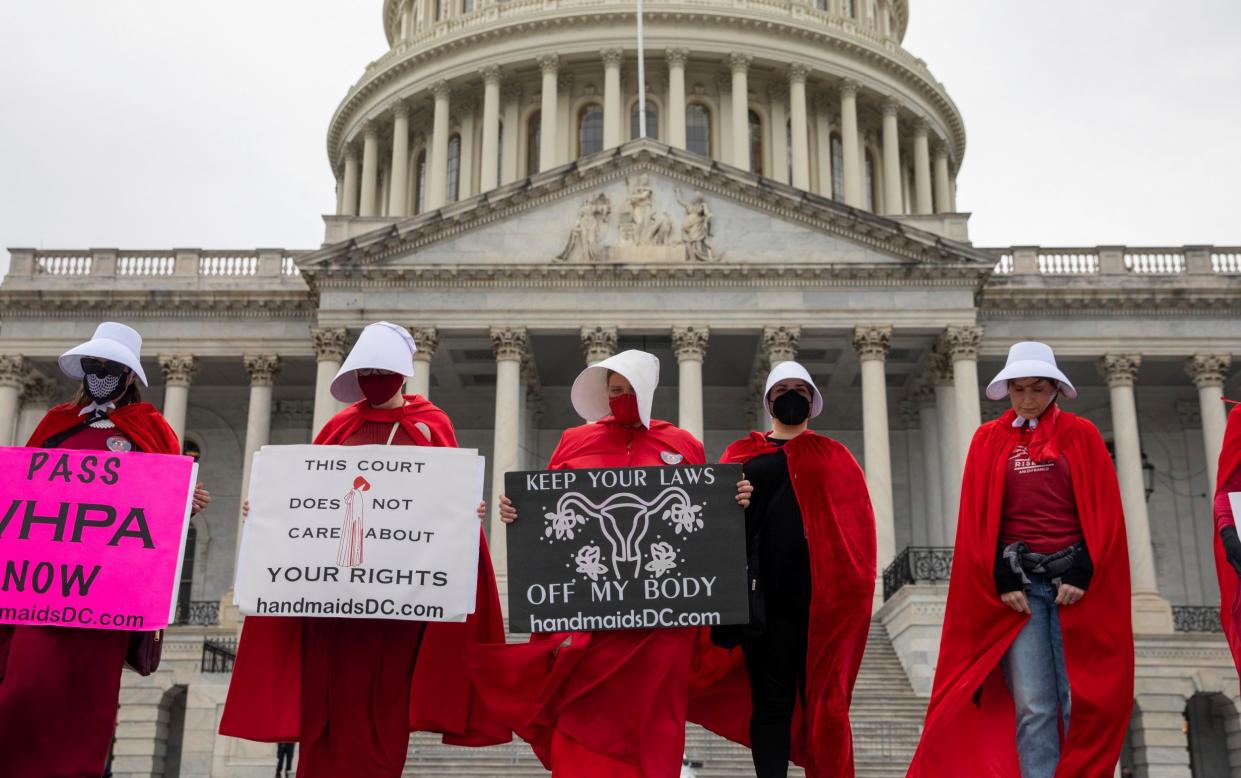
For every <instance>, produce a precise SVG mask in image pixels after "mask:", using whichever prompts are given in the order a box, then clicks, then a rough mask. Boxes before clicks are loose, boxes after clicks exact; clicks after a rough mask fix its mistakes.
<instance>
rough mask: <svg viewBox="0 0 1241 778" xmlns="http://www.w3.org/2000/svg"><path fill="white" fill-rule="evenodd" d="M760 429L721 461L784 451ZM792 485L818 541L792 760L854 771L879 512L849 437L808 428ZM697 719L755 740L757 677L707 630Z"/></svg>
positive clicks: (845, 773) (809, 535)
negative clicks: (857, 697) (852, 719)
mask: <svg viewBox="0 0 1241 778" xmlns="http://www.w3.org/2000/svg"><path fill="white" fill-rule="evenodd" d="M776 450H777V449H776V446H774V445H772V444H771V442H770V441H769V440H767V438H766V437H765V436H764V434H763V433H761V432H751V433H750V435H749V436H748V437H745V438H742V439H741V440H738V441H736V442H735V443H733V444H732V445H730V446H729V447H728V448H727V449H726V450H725V451H724V456H723V457H722V458H721V460H720V461H722V462H736V463H741V464H744V463H745V462H748V461H750V460H751V459H753V458H754V457H756V456H759V455H761V454H769V453H771V452H773V451H776ZM784 452H785V455H786V456H787V457H788V466H789V474H790V476H792V483H793V493H794V495H795V496H796V498H797V506H798V508H800V509H801V515H802V523H803V524H804V525H805V528H806V540H807V542H808V543H809V546H810V580H811V597H810V629H809V632H808V634H807V641H806V643H807V654H806V700H807V702H808V705H807V707H806V708H805V709H803V708H802V705H801V701H800V700H798V702H797V707H796V710H795V711H794V714H793V732H792V738H791V745H792V752H791V755H792V758H793V761H794V762H795V763H796V764H799V765H802V766H803V767H805V768H806V775H807V776H809V778H828V776H830V777H831V778H852V776H853V774H854V772H853V737H852V733H851V731H850V728H849V704H850V702H851V700H852V698H853V684H854V682H855V681H856V680H857V674H858V668H859V667H860V666H861V664H862V654H863V653H864V652H865V650H866V635H867V633H868V632H869V631H870V615H871V608H872V606H873V598H874V593H875V554H876V551H875V515H874V511H873V510H872V508H871V503H870V492H869V491H868V490H867V488H866V480H865V477H864V476H863V475H862V469H861V468H860V467H858V464H857V461H856V460H854V458H853V455H852V454H850V453H849V450H848V449H847V448H845V447H844V446H843V445H841V444H840V443H838V442H837V441H835V440H832V439H831V438H828V437H824V436H822V435H816V434H815V433H813V432H809V431H807V432H804V433H802V434H801V435H798V436H797V437H796V438H794V439H792V440H790V441H789V442H788V443H786V444H784ZM698 649H699V653H698V661H697V665H696V667H695V669H694V677H693V681H692V684H691V687H690V708H689V720H690V721H693V722H695V723H697V724H701V725H702V726H704V727H706V728H707V729H709V730H711V731H712V732H715V733H717V734H719V735H722V736H724V737H726V738H728V739H729V740H734V741H736V742H738V743H741V744H743V745H746V746H748V745H750V732H749V724H750V680H749V676H748V675H747V674H746V668H745V661H744V659H743V657H742V653H741V649H739V648H738V649H733V650H727V649H723V648H720V647H719V646H716V645H714V644H713V643H711V640H710V631H709V630H706V629H704V630H701V631H700V634H699V640H698Z"/></svg>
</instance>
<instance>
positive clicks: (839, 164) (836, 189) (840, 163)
mask: <svg viewBox="0 0 1241 778" xmlns="http://www.w3.org/2000/svg"><path fill="white" fill-rule="evenodd" d="M832 199H833V200H839V201H841V202H843V201H844V199H845V147H844V144H843V143H841V142H840V136H839V135H837V134H836V133H834V132H833V133H832Z"/></svg>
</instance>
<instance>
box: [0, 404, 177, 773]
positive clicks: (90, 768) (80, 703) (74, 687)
mask: <svg viewBox="0 0 1241 778" xmlns="http://www.w3.org/2000/svg"><path fill="white" fill-rule="evenodd" d="M81 407H82V406H81V405H75V404H74V403H63V404H61V405H57V406H56V407H54V408H52V409H51V410H49V411H48V412H47V415H46V416H44V417H43V419H42V420H41V421H40V422H39V426H38V427H36V428H35V431H34V434H32V435H31V436H30V440H29V441H27V442H26V445H27V446H30V447H32V448H40V447H42V446H43V444H44V443H45V442H46V441H47V439H48V438H50V437H52V436H53V435H56V434H58V433H61V432H64V431H66V430H70V429H73V428H74V427H76V426H77V425H79V424H80V423H82V421H83V417H82V416H80V415H79V414H78V411H79V410H81ZM108 418H109V419H111V420H112V421H113V423H115V424H116V426H117V429H118V430H120V432H122V433H123V434H124V435H126V436H127V437H128V438H129V439H130V440H132V441H133V442H134V444H135V445H136V446H137V447H138V448H139V449H141V450H142V451H144V452H147V453H150V454H179V453H181V447H180V444H179V443H178V442H177V436H176V434H175V433H174V432H173V431H172V428H171V427H169V426H168V423H167V422H166V421H164V417H163V416H161V415H160V414H159V411H157V410H156V409H155V406H153V405H151V404H150V403H132V404H130V405H124V406H121V407H120V408H117V409H115V410H114V411H112V412H111V413H109V414H108ZM130 636H131V633H129V632H124V631H121V630H106V629H69V628H64V627H42V626H14V625H8V624H5V625H0V775H6V776H7V775H14V776H17V775H65V776H69V775H72V776H93V775H100V774H101V773H102V772H103V768H104V762H105V761H106V760H107V758H108V744H109V743H111V742H112V733H113V730H114V729H115V727H116V715H117V704H118V699H119V694H120V683H121V670H122V667H123V666H124V662H125V653H126V651H127V649H128V647H129V640H130ZM6 681H7V684H6ZM18 711H20V714H19V715H18V716H14V715H13V714H14V713H17V712H18ZM10 716H12V718H10ZM66 731H72V732H73V733H74V735H73V737H68V738H66V737H64V736H63V735H64V733H65V732H66Z"/></svg>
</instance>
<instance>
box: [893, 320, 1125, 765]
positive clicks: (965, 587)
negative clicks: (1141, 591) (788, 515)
mask: <svg viewBox="0 0 1241 778" xmlns="http://www.w3.org/2000/svg"><path fill="white" fill-rule="evenodd" d="M1006 395H1007V397H1008V399H1009V401H1010V404H1011V406H1012V407H1011V409H1010V410H1009V411H1008V412H1006V413H1005V414H1004V415H1003V416H1001V417H1000V418H999V419H996V420H994V421H990V422H987V423H986V424H984V425H982V427H980V428H979V430H978V432H977V433H975V435H974V440H973V442H972V443H971V444H970V450H969V455H968V457H967V459H966V463H965V473H964V476H963V478H962V486H961V511H960V515H959V518H958V523H957V539H956V548H955V551H954V558H953V568H952V580H951V583H950V586H949V589H948V604H947V613H946V616H945V620H944V632H943V638H942V641H941V646H940V654H939V663H938V666H937V667H936V672H935V689H934V692H933V694H932V696H931V703H930V706H929V708H928V709H927V719H926V725H925V727H924V729H923V734H922V740H921V742H920V744H919V746H918V753H917V755H916V756H915V757H914V761H913V764H912V765H911V766H910V769H909V776H910V777H911V778H931V776H937V777H938V776H944V775H976V776H1004V777H1005V778H1008V777H1009V776H1011V777H1012V778H1016V776H1021V778H1053V777H1054V778H1070V777H1071V778H1096V777H1098V778H1102V777H1103V776H1111V775H1112V774H1113V771H1114V769H1115V766H1116V761H1117V759H1118V757H1119V755H1120V748H1121V743H1122V741H1123V738H1124V733H1125V729H1126V727H1127V725H1128V721H1129V710H1130V707H1131V705H1132V700H1133V629H1132V625H1131V621H1130V618H1131V617H1130V605H1129V563H1128V553H1127V550H1126V540H1125V526H1124V515H1123V512H1122V510H1121V504H1120V490H1119V487H1118V486H1117V482H1116V473H1115V470H1114V468H1113V466H1112V461H1111V458H1110V456H1109V454H1108V451H1107V448H1106V446H1105V445H1104V443H1103V438H1102V436H1101V435H1100V434H1099V431H1098V430H1097V429H1096V428H1095V427H1094V425H1093V424H1091V423H1090V422H1088V421H1086V420H1085V419H1082V418H1080V417H1078V416H1075V415H1073V414H1071V413H1068V412H1067V411H1063V410H1061V409H1060V407H1059V405H1058V403H1057V399H1058V398H1059V397H1060V396H1064V397H1066V398H1068V399H1073V398H1075V397H1076V396H1077V391H1076V390H1075V389H1074V388H1073V385H1072V383H1070V381H1069V379H1068V378H1067V377H1066V376H1065V375H1064V373H1062V372H1061V371H1060V369H1059V368H1058V367H1057V366H1056V361H1055V356H1054V355H1053V354H1052V351H1051V349H1050V348H1048V347H1047V346H1046V345H1044V344H1042V343H1032V342H1026V343H1018V344H1016V345H1014V346H1013V347H1012V349H1010V350H1009V354H1008V363H1007V364H1006V365H1005V367H1004V369H1003V370H1001V371H1000V373H999V374H998V375H997V376H996V377H995V379H993V380H992V382H991V384H990V385H989V386H988V387H987V397H988V398H990V399H992V400H1001V399H1003V398H1004V397H1005V396H1006Z"/></svg>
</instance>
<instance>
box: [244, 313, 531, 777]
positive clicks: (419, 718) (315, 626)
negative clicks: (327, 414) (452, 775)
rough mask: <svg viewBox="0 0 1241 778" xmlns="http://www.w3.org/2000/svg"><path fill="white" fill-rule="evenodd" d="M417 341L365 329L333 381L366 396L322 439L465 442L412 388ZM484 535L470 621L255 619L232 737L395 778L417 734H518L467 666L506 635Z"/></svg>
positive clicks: (320, 764)
mask: <svg viewBox="0 0 1241 778" xmlns="http://www.w3.org/2000/svg"><path fill="white" fill-rule="evenodd" d="M415 348H416V347H415V346H414V340H413V338H412V337H411V336H410V334H409V333H408V332H407V331H406V330H405V329H404V328H403V327H399V326H397V325H395V324H390V323H388V322H379V323H376V324H372V325H370V326H368V327H367V328H366V329H365V330H363V332H362V335H361V336H360V337H359V339H358V343H357V345H356V346H355V347H354V349H353V351H352V352H351V353H350V354H349V357H348V359H346V361H345V364H344V365H342V366H341V370H340V373H338V375H337V377H336V379H335V380H334V381H333V383H332V393H333V396H335V397H336V398H337V399H338V400H341V401H342V402H351V401H355V400H356V402H354V404H353V405H350V406H349V407H347V408H345V409H344V410H342V411H341V412H340V413H338V414H336V415H335V416H334V417H332V419H331V420H329V421H328V423H327V424H326V425H324V427H323V429H322V430H320V432H319V434H318V435H317V436H316V437H315V441H314V442H315V443H316V444H318V445H343V446H358V445H367V444H380V445H383V444H388V445H404V446H447V447H455V446H456V445H457V439H456V436H455V434H454V432H453V428H452V424H451V422H449V420H448V417H447V416H446V415H445V414H444V412H443V411H441V410H440V409H439V408H437V407H435V406H434V405H432V404H431V402H430V401H428V400H426V399H424V398H422V397H419V396H417V395H408V396H407V395H403V394H402V393H401V387H402V385H403V383H404V377H405V376H408V375H412V374H413V353H414V351H415ZM482 512H483V508H482V507H481V506H480V508H479V514H480V516H481V515H482ZM480 542H482V543H483V545H482V548H481V550H480V552H479V557H478V593H477V601H476V605H475V612H474V613H473V614H472V615H470V616H469V617H468V618H467V619H466V621H465V622H463V623H439V622H436V623H426V622H418V621H400V620H392V619H351V618H297V617H288V618H286V617H261V616H250V617H248V618H247V619H246V620H245V623H244V625H243V628H242V634H241V643H240V645H239V646H238V651H237V659H236V662H235V663H234V667H233V677H232V682H231V684H230V685H229V690H228V699H227V701H226V703H225V706H224V715H223V718H222V719H221V722H220V734H222V735H229V736H232V737H240V738H246V739H248V740H260V741H267V742H276V743H279V742H292V741H297V742H298V743H299V744H300V746H301V757H300V759H299V760H298V765H297V774H298V776H299V778H336V777H337V776H346V775H347V776H350V777H351V778H395V777H396V776H399V775H401V771H402V769H403V768H404V766H405V757H406V753H407V751H408V748H409V734H410V732H411V731H428V732H438V733H441V734H442V735H443V740H444V742H445V743H451V744H455V745H466V746H485V745H493V744H497V743H505V742H508V741H509V740H510V739H511V732H510V731H509V729H508V728H507V727H504V726H502V725H500V724H498V723H496V722H495V721H494V719H493V718H492V717H490V716H489V715H488V714H487V712H486V710H485V709H484V708H483V706H482V704H481V699H480V697H479V696H478V690H477V689H475V688H473V687H472V686H471V684H470V681H469V679H468V678H467V676H466V673H465V669H464V666H463V664H462V658H463V656H464V653H465V648H466V646H468V645H469V644H471V643H475V642H494V641H497V640H498V641H503V640H504V623H503V620H502V618H501V614H500V603H499V596H498V594H497V592H496V583H495V575H494V573H493V571H492V568H491V556H490V555H489V554H488V552H487V547H486V541H485V539H480Z"/></svg>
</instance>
